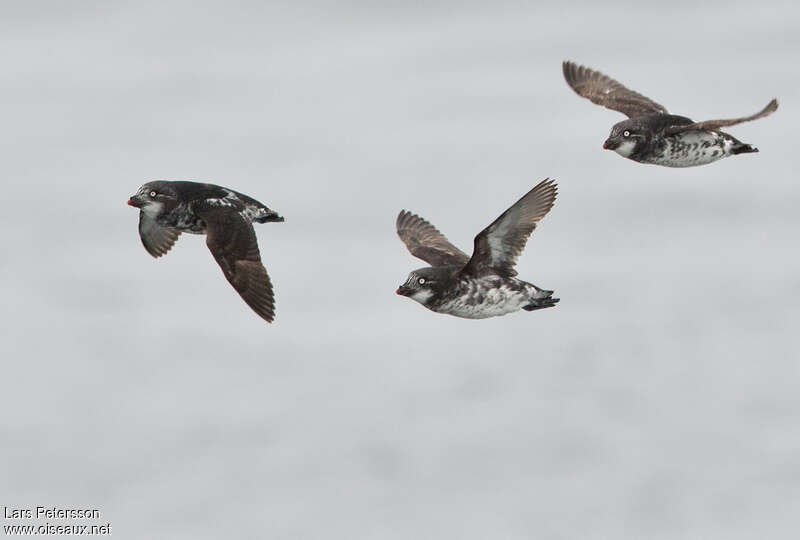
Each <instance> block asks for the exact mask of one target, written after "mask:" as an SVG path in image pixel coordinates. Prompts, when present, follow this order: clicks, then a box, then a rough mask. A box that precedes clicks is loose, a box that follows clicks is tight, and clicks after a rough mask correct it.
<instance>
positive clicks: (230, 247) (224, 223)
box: [195, 207, 275, 322]
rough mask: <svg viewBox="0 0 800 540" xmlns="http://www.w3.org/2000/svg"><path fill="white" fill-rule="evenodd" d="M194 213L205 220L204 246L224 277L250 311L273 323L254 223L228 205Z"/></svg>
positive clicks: (269, 285)
mask: <svg viewBox="0 0 800 540" xmlns="http://www.w3.org/2000/svg"><path fill="white" fill-rule="evenodd" d="M195 213H196V214H197V216H198V217H199V218H201V219H202V220H203V221H205V222H206V245H207V246H208V249H209V250H211V254H212V255H214V258H215V259H216V260H217V263H218V264H219V266H220V268H222V272H223V273H224V274H225V277H226V278H227V279H228V281H229V282H230V284H231V285H233V288H234V289H236V292H238V293H239V296H241V297H242V299H243V300H244V301H245V302H246V303H247V305H248V306H250V307H251V308H252V309H253V311H255V312H256V313H257V314H258V315H259V316H260V317H261V318H262V319H264V320H265V321H267V322H272V320H273V319H274V318H275V298H274V295H273V293H272V283H271V282H270V279H269V276H268V275H267V270H266V269H265V268H264V265H263V264H261V255H260V253H259V251H258V242H257V240H256V233H255V231H254V230H253V225H252V224H250V222H249V221H247V220H246V219H245V218H244V217H243V216H242V215H241V214H240V213H239V212H237V211H236V210H233V209H229V208H220V207H216V208H213V209H203V210H200V211H197V209H195Z"/></svg>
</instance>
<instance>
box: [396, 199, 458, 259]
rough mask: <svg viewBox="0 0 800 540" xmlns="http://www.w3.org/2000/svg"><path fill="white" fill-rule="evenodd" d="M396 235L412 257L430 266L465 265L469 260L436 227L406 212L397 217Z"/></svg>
mask: <svg viewBox="0 0 800 540" xmlns="http://www.w3.org/2000/svg"><path fill="white" fill-rule="evenodd" d="M397 235H398V236H399V237H400V240H402V241H403V243H404V244H405V245H406V247H407V248H408V251H410V252H411V254H412V255H413V256H414V257H417V258H418V259H422V260H423V261H425V262H427V263H428V264H430V265H431V266H450V265H457V264H460V265H465V264H467V261H468V260H469V257H468V256H467V254H466V253H464V252H463V251H461V250H460V249H458V248H457V247H455V246H454V245H453V244H451V243H450V241H449V240H448V239H447V238H445V236H444V235H443V234H442V233H440V232H439V231H438V230H437V229H436V227H434V226H433V225H431V224H430V223H428V222H427V221H425V220H424V219H422V218H421V217H419V216H418V215H416V214H412V213H411V212H408V211H406V210H403V211H402V212H400V214H399V215H398V216H397Z"/></svg>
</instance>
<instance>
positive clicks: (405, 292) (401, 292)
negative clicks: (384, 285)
mask: <svg viewBox="0 0 800 540" xmlns="http://www.w3.org/2000/svg"><path fill="white" fill-rule="evenodd" d="M395 292H396V293H397V294H399V295H400V296H408V295H409V294H411V289H409V288H408V287H406V286H404V285H400V286H399V287H398V288H397V290H396V291H395Z"/></svg>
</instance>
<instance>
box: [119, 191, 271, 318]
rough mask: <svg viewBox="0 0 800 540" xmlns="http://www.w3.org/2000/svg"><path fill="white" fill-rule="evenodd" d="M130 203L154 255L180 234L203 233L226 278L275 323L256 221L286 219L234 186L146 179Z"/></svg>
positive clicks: (142, 233) (159, 252)
mask: <svg viewBox="0 0 800 540" xmlns="http://www.w3.org/2000/svg"><path fill="white" fill-rule="evenodd" d="M128 204H129V205H130V206H133V207H136V208H138V209H139V236H140V237H141V239H142V244H144V248H145V249H146V250H147V252H148V253H149V254H150V255H152V256H153V257H156V258H158V257H161V256H162V255H165V254H166V253H167V252H168V251H169V250H170V249H171V248H172V246H173V244H175V241H176V240H177V239H178V237H179V236H180V234H181V233H182V232H185V233H191V234H205V235H206V245H207V246H208V249H209V250H210V251H211V254H212V255H213V256H214V259H216V261H217V263H218V264H219V266H220V268H222V273H223V274H225V278H226V279H227V280H228V281H229V282H230V284H231V285H233V288H234V289H236V292H238V293H239V295H240V296H241V297H242V299H243V300H244V301H245V302H246V303H247V305H248V306H250V308H251V309H252V310H253V311H255V312H256V314H257V315H258V316H259V317H261V318H262V319H264V320H265V321H267V322H272V321H273V319H274V318H275V298H274V294H273V291H272V282H271V281H270V279H269V275H268V274H267V270H266V269H265V268H264V265H263V264H262V263H261V255H260V253H259V250H258V242H257V240H256V233H255V231H254V230H253V225H252V224H253V222H256V223H267V222H272V221H283V218H282V217H281V216H279V215H278V214H277V212H275V211H273V210H270V209H269V208H267V207H266V206H265V205H263V204H261V203H260V202H258V201H257V200H255V199H253V198H251V197H248V196H247V195H244V194H242V193H239V192H236V191H234V190H232V189H228V188H225V187H221V186H215V185H214V184H202V183H199V182H168V181H156V182H148V183H147V184H144V185H143V186H142V187H140V188H139V191H137V192H136V194H135V195H133V196H132V197H131V198H130V199H128Z"/></svg>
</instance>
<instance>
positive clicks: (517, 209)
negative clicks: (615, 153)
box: [462, 178, 558, 277]
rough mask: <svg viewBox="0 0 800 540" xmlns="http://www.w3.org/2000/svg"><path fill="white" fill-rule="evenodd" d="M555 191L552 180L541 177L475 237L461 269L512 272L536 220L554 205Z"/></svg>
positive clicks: (469, 272)
mask: <svg viewBox="0 0 800 540" xmlns="http://www.w3.org/2000/svg"><path fill="white" fill-rule="evenodd" d="M557 193H558V186H557V185H556V183H555V181H553V180H550V179H549V178H548V179H545V180H543V181H542V182H540V183H539V184H537V185H536V187H534V188H533V189H532V190H530V191H529V192H528V193H527V194H525V196H524V197H522V198H521V199H520V200H518V201H517V202H516V203H514V204H513V205H512V206H511V208H509V209H508V210H506V211H505V212H503V214H502V215H501V216H500V217H499V218H497V219H496V220H494V222H493V223H492V224H491V225H489V226H488V227H486V228H485V229H484V230H483V231H481V232H480V234H478V236H476V237H475V250H474V251H473V253H472V258H471V259H470V260H469V263H468V264H467V265H466V267H464V270H462V272H463V273H464V274H467V275H471V276H481V275H484V274H487V273H492V274H499V275H501V276H508V277H511V276H515V275H517V272H516V270H514V265H515V264H516V263H517V257H519V255H520V253H522V250H523V249H525V244H526V243H527V242H528V237H529V236H530V235H531V233H532V232H533V230H534V229H535V228H536V224H537V223H538V222H539V221H540V220H541V219H542V218H543V217H544V216H546V215H547V213H548V212H549V211H550V209H551V208H552V207H553V203H554V202H555V200H556V195H557Z"/></svg>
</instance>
